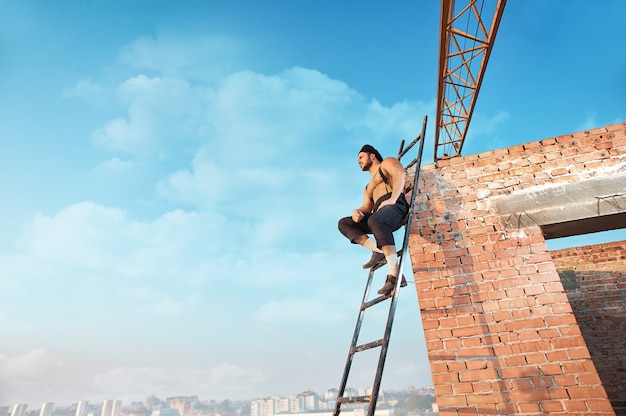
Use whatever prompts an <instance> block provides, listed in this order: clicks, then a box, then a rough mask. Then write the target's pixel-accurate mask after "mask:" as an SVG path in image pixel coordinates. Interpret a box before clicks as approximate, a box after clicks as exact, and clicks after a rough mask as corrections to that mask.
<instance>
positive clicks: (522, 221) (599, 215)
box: [491, 174, 626, 238]
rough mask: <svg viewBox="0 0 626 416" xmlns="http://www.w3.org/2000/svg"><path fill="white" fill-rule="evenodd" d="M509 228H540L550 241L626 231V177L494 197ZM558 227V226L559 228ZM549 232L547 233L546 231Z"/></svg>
mask: <svg viewBox="0 0 626 416" xmlns="http://www.w3.org/2000/svg"><path fill="white" fill-rule="evenodd" d="M491 202H492V203H493V205H494V207H495V209H496V212H497V214H498V215H499V216H500V221H501V223H502V224H503V225H504V226H505V229H520V228H526V227H532V226H540V227H542V228H544V229H548V230H551V231H550V232H548V233H545V232H544V234H546V238H557V237H564V236H568V235H579V234H584V233H588V232H596V231H605V230H611V229H618V228H626V219H625V218H624V215H621V214H625V213H626V174H620V175H613V176H610V177H599V178H591V179H586V180H583V181H580V182H574V183H568V184H562V185H557V186H545V187H541V188H540V189H537V188H535V189H534V190H530V191H525V192H519V193H516V194H511V195H502V196H497V197H494V198H492V200H491ZM555 225H558V226H555ZM544 231H545V230H544Z"/></svg>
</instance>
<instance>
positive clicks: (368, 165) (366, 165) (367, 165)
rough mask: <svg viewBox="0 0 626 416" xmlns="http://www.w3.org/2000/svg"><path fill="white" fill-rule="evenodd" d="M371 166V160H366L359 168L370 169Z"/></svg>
mask: <svg viewBox="0 0 626 416" xmlns="http://www.w3.org/2000/svg"><path fill="white" fill-rule="evenodd" d="M371 167H372V161H371V160H368V161H367V162H365V164H364V165H363V167H362V168H361V170H362V171H363V172H365V171H368V170H370V168H371Z"/></svg>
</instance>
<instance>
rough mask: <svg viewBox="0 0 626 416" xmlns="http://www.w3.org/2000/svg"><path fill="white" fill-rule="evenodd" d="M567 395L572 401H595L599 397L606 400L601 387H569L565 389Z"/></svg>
mask: <svg viewBox="0 0 626 416" xmlns="http://www.w3.org/2000/svg"><path fill="white" fill-rule="evenodd" d="M567 394H569V397H571V398H572V399H594V398H595V399H597V398H599V397H603V398H606V393H605V392H604V389H603V388H602V387H595V388H594V387H586V386H570V387H568V388H567Z"/></svg>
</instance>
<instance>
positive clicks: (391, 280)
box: [378, 274, 406, 295]
mask: <svg viewBox="0 0 626 416" xmlns="http://www.w3.org/2000/svg"><path fill="white" fill-rule="evenodd" d="M396 279H397V277H395V276H392V275H390V274H388V275H387V279H386V280H385V284H384V285H383V287H381V288H380V289H379V290H378V294H379V295H388V294H390V293H391V292H392V291H393V289H394V288H395V287H396ZM405 286H406V279H405V278H404V275H402V281H401V282H400V287H405Z"/></svg>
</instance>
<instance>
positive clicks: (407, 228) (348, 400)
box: [333, 116, 427, 416]
mask: <svg viewBox="0 0 626 416" xmlns="http://www.w3.org/2000/svg"><path fill="white" fill-rule="evenodd" d="M426 121H427V116H424V122H423V124H422V132H421V133H420V135H419V136H417V137H416V138H415V139H414V140H413V141H412V142H411V143H410V144H409V145H408V146H407V147H406V148H404V140H402V143H401V144H400V150H399V151H398V160H400V159H401V158H402V156H404V155H405V154H406V153H407V152H408V151H409V150H411V148H412V147H413V146H414V145H415V144H417V143H418V142H419V149H418V152H417V156H416V158H415V159H413V160H412V161H411V162H410V163H408V164H407V165H406V166H405V169H409V168H411V167H413V166H415V174H414V177H413V188H411V189H412V192H411V201H410V203H409V213H408V218H407V220H406V222H405V224H404V240H403V242H402V249H401V250H400V251H399V252H398V257H399V259H400V276H398V279H396V286H395V288H394V290H392V291H391V292H390V293H389V294H386V295H382V296H378V297H375V298H373V299H371V300H368V298H369V292H370V289H371V287H372V280H373V277H374V272H375V271H376V270H378V269H379V268H380V267H382V266H383V265H384V264H378V265H376V266H374V267H372V268H371V269H370V271H369V274H368V277H367V283H366V285H365V293H364V294H363V300H362V302H361V307H360V309H359V314H358V318H357V321H356V327H355V328H354V335H353V336H352V343H351V344H350V351H349V353H348V359H347V360H346V366H345V368H344V370H343V377H342V378H341V385H340V387H339V392H338V394H337V401H336V403H335V410H334V412H333V416H338V415H339V413H340V412H341V405H342V404H354V403H369V407H368V410H367V416H373V415H374V411H375V410H376V402H377V401H378V392H379V390H380V382H381V380H382V375H383V369H384V367H385V359H386V357H387V349H388V346H389V338H390V336H391V328H392V326H393V318H394V315H395V312H396V305H397V303H398V294H399V293H400V284H401V282H402V279H401V278H400V277H401V276H402V270H403V269H404V260H405V254H406V253H407V248H408V242H409V235H410V232H411V223H412V222H413V215H414V206H415V196H416V194H417V192H416V190H417V182H418V180H419V172H420V166H421V163H422V151H423V149H424V137H425V133H426ZM389 299H391V303H390V305H389V313H388V315H387V325H386V327H385V333H384V336H383V338H381V339H379V340H377V341H372V342H368V343H365V344H361V345H358V341H359V334H360V332H361V324H362V323H363V318H364V316H365V311H366V310H367V309H368V308H370V307H372V306H374V305H377V304H379V303H381V302H383V301H385V300H389ZM378 347H381V349H380V355H379V358H378V367H377V369H376V376H375V377H374V385H373V387H372V392H371V394H369V395H367V396H344V394H345V391H346V384H347V382H348V376H349V374H350V368H351V367H352V360H353V358H354V355H355V354H356V353H358V352H363V351H367V350H370V349H373V348H378Z"/></svg>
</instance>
